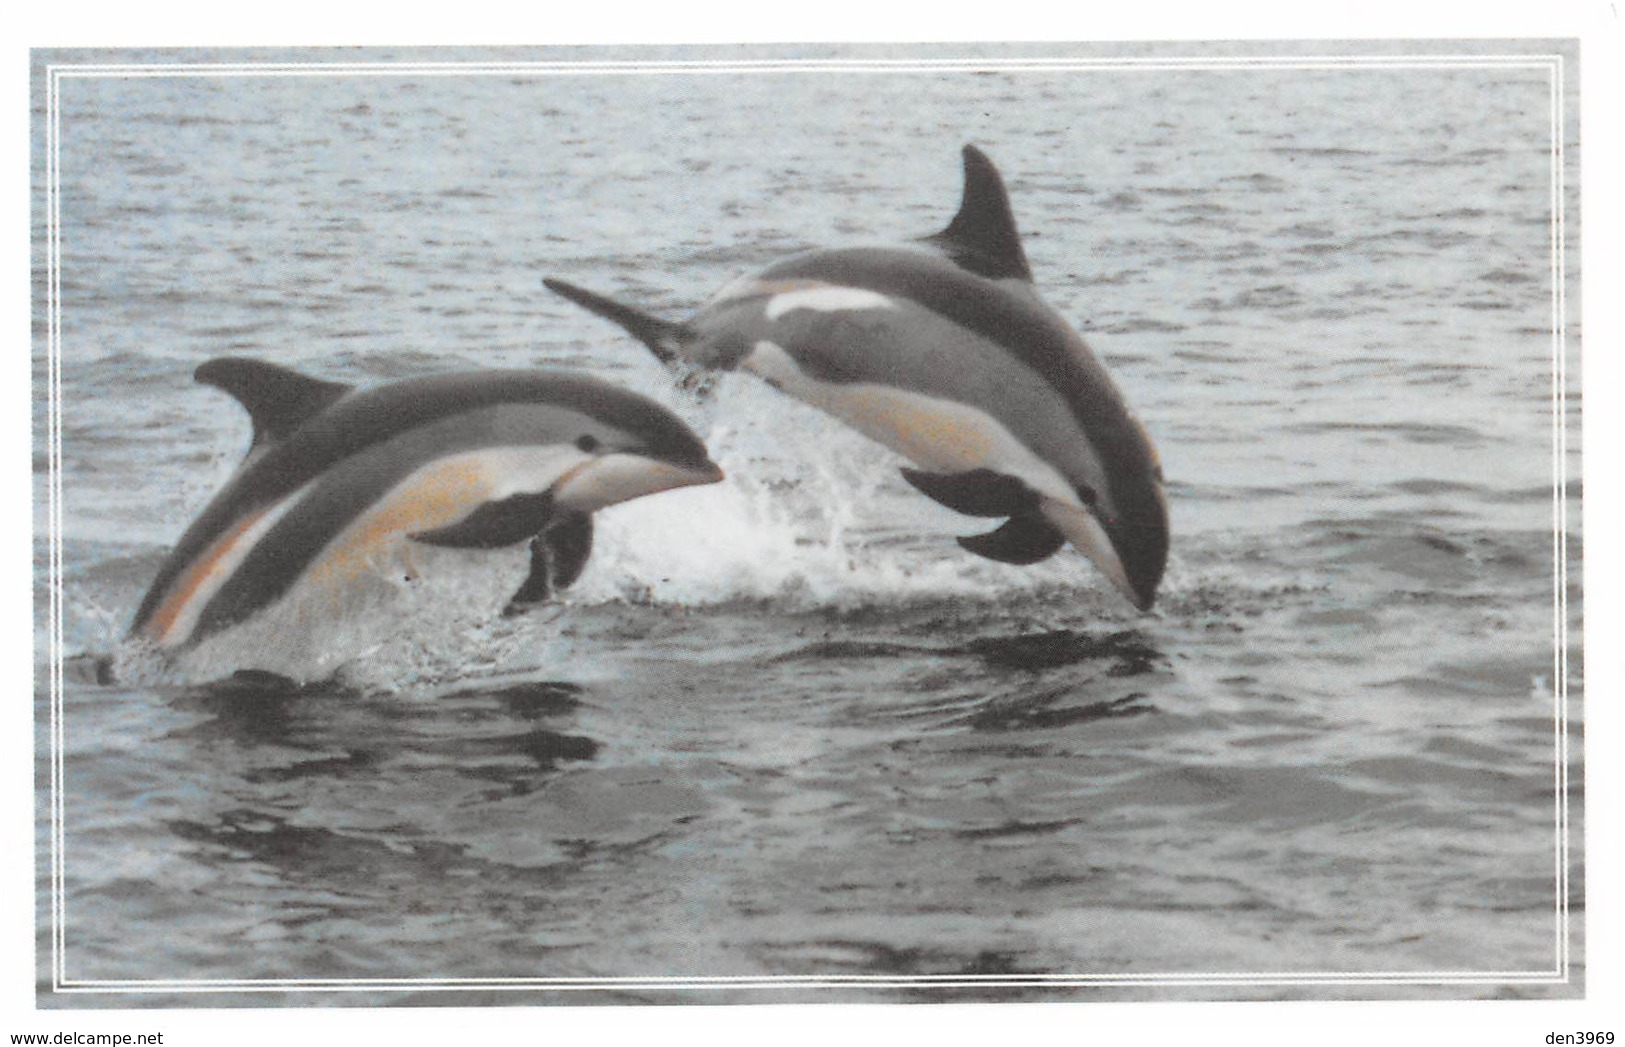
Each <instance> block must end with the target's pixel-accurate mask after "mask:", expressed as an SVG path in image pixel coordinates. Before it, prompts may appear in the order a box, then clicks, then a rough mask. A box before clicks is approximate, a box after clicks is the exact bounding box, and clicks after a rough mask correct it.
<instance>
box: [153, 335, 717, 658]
mask: <svg viewBox="0 0 1625 1047" xmlns="http://www.w3.org/2000/svg"><path fill="white" fill-rule="evenodd" d="M194 377H195V378H196V380H197V381H199V382H201V383H203V384H206V385H210V386H214V387H215V388H217V389H220V390H222V391H224V392H226V393H229V394H230V395H231V396H233V397H235V398H236V399H237V400H238V402H240V403H241V404H242V405H243V407H245V408H246V409H247V410H248V414H249V417H250V419H251V420H252V422H253V426H254V436H253V442H252V443H251V444H250V446H249V450H248V454H247V456H246V457H245V458H244V460H243V462H242V464H241V465H240V466H239V467H238V469H237V471H236V472H235V473H234V474H233V475H232V476H231V478H230V480H228V481H227V483H226V485H225V487H224V488H223V489H222V490H221V491H220V492H219V494H217V495H216V496H215V498H214V499H213V501H211V502H210V503H209V504H208V506H207V507H206V508H205V509H204V510H203V513H202V515H201V516H199V517H198V518H197V520H196V521H195V522H194V523H193V524H192V525H191V527H189V528H187V530H186V533H185V534H184V535H183V536H182V537H181V540H180V543H179V544H178V545H177V546H176V547H175V549H174V551H173V552H172V553H170V555H169V558H168V560H166V561H165V563H164V565H163V567H162V568H161V569H160V570H159V572H158V576H157V578H156V579H155V580H154V581H153V583H152V587H151V588H150V589H149V590H148V591H147V594H146V597H145V599H143V600H142V601H141V606H140V608H139V609H138V610H137V611H136V614H135V619H134V622H133V623H132V625H131V627H130V633H131V635H132V636H134V637H141V638H144V639H146V640H147V641H150V642H152V643H154V644H156V645H157V646H159V647H160V648H182V647H186V646H189V645H191V644H194V643H196V642H197V641H199V640H201V639H203V638H204V637H207V636H209V635H211V634H214V633H217V632H219V631H221V630H223V629H226V628H228V627H230V626H233V625H236V624H238V623H240V622H242V621H244V620H246V619H248V618H250V617H251V616H253V615H256V614H258V613H259V612H261V611H263V610H265V609H267V608H269V607H271V606H272V605H273V604H275V603H277V602H278V601H279V600H281V599H282V598H283V597H285V596H287V595H288V594H289V593H290V592H291V591H293V590H294V589H295V588H296V587H302V586H310V585H323V586H342V585H343V584H344V583H345V582H347V581H349V580H351V579H353V578H355V577H357V576H358V575H360V574H362V573H363V572H365V571H367V570H368V569H369V568H370V567H371V566H372V565H373V564H374V563H375V562H376V561H377V559H378V556H379V554H380V553H382V552H384V551H386V550H387V549H388V548H389V547H390V546H391V543H395V542H400V541H401V540H402V539H403V536H404V538H406V539H410V540H412V541H415V542H420V543H424V544H427V545H433V546H444V547H452V548H461V549H495V548H500V547H505V546H512V545H517V544H519V543H521V542H524V541H526V540H529V541H530V543H531V545H530V552H531V562H530V572H529V575H528V576H527V577H526V578H525V581H524V583H523V584H522V585H521V586H520V587H519V589H518V590H517V591H516V592H515V593H514V595H513V598H512V600H511V601H510V602H509V604H508V606H507V608H506V610H505V613H514V612H517V611H519V610H522V609H523V608H524V607H525V606H526V605H528V604H532V603H535V602H538V601H540V600H542V599H545V598H546V597H547V596H549V595H550V594H551V593H552V592H553V591H555V590H557V589H562V588H564V587H565V586H568V585H570V584H571V583H572V582H574V581H575V580H576V578H577V577H578V576H579V575H580V573H581V571H582V569H583V568H584V567H585V566H586V562H587V557H588V555H589V554H590V552H591V550H592V513H593V512H594V511H596V510H598V509H602V508H604V507H605V506H609V505H614V504H616V503H618V502H624V501H627V500H629V499H632V498H638V497H641V496H643V495H648V494H654V493H656V492H659V491H665V490H670V489H672V488H677V487H685V486H689V485H694V484H709V483H715V482H717V481H718V480H720V479H722V470H721V469H719V468H718V467H717V465H716V464H715V463H714V462H712V461H711V459H710V457H709V456H708V455H707V453H706V449H705V445H704V444H703V443H701V441H700V439H699V437H697V436H696V435H694V433H693V431H692V430H690V429H689V428H688V426H686V425H684V424H683V422H682V421H681V420H679V419H678V418H677V416H676V415H674V414H672V413H671V412H670V411H668V410H666V409H665V408H664V407H661V406H660V405H658V404H656V403H655V402H654V401H652V400H649V399H647V398H645V397H642V396H639V395H637V394H635V393H631V392H628V391H626V390H624V389H620V388H618V387H616V386H614V385H611V384H609V383H607V382H603V381H600V380H598V379H596V378H592V377H588V376H586V375H582V374H575V373H572V372H568V371H553V370H507V371H503V370H491V371H477V372H469V373H460V374H442V375H435V376H430V377H424V378H413V379H408V380H405V381H398V382H392V383H389V384H386V385H381V386H377V387H373V388H368V389H360V390H357V389H354V388H352V387H351V386H349V385H346V384H343V383H339V382H328V381H322V380H320V379H316V378H311V377H308V376H306V375H303V374H300V373H298V372H296V371H291V370H288V369H287V368H284V367H278V366H276V365H274V364H269V363H264V362H262V361H258V360H250V359H241V358H234V357H223V358H220V359H215V360H210V361H208V362H207V363H205V364H203V365H202V366H200V367H198V369H197V371H196V373H195V374H194Z"/></svg>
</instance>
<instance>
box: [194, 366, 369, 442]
mask: <svg viewBox="0 0 1625 1047" xmlns="http://www.w3.org/2000/svg"><path fill="white" fill-rule="evenodd" d="M192 377H193V379H195V380H196V381H199V382H202V383H203V384H204V385H212V386H214V387H215V388H216V389H219V390H220V391H221V392H224V393H230V394H231V395H232V396H233V397H235V398H236V400H237V402H238V403H240V404H242V405H243V407H244V408H245V409H246V410H247V411H248V417H249V418H251V419H253V421H254V442H253V444H251V445H250V447H249V453H251V454H252V453H253V452H254V451H256V450H259V449H260V448H261V447H262V446H264V445H266V444H270V443H275V442H276V441H278V440H285V439H287V437H288V434H289V433H291V432H293V431H294V430H295V429H297V428H299V427H300V426H301V425H304V424H305V423H306V422H307V421H309V420H310V419H311V418H312V417H313V416H315V415H317V414H319V413H320V412H321V411H322V410H323V409H325V408H326V407H327V406H328V405H329V404H331V403H332V402H333V401H334V400H337V399H338V398H339V397H341V396H343V395H344V394H345V393H347V392H349V391H350V388H351V387H350V386H348V385H346V384H345V383H343V382H324V381H322V380H321V379H319V378H310V377H307V376H305V375H302V374H300V373H299V372H298V371H290V370H289V369H288V368H286V367H278V366H277V365H276V364H268V363H265V362H263V361H261V360H247V359H243V358H242V357H237V356H222V357H220V358H218V359H215V360H210V361H208V362H207V363H204V364H202V365H200V366H199V367H198V369H197V370H196V371H194V372H192Z"/></svg>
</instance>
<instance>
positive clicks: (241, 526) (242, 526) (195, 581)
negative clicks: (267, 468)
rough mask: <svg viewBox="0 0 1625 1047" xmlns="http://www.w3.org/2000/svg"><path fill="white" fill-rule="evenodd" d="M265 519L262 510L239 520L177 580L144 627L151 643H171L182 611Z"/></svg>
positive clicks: (143, 630)
mask: <svg viewBox="0 0 1625 1047" xmlns="http://www.w3.org/2000/svg"><path fill="white" fill-rule="evenodd" d="M264 515H265V510H264V509H261V510H260V511H259V512H256V513H250V514H249V515H248V516H245V517H243V518H242V519H241V520H238V521H237V523H236V524H235V525H234V526H233V527H232V528H231V530H229V531H227V532H226V533H225V534H223V535H221V536H220V537H219V538H217V539H215V543H214V544H213V545H211V546H209V548H208V550H207V551H205V552H204V554H203V555H202V556H200V557H198V558H197V559H196V560H193V561H192V566H190V567H188V568H187V569H186V570H185V571H184V572H183V573H182V574H181V576H180V577H179V578H177V579H175V582H174V584H173V585H171V586H170V588H169V595H168V596H166V597H164V602H163V603H161V604H159V605H158V609H157V610H156V611H154V612H153V613H152V617H150V618H148V619H147V622H146V624H145V625H144V626H143V627H142V632H144V633H145V634H146V635H147V638H148V639H150V640H152V641H153V642H154V643H160V644H162V643H168V642H169V632H170V630H171V629H173V628H174V627H175V620H176V619H177V618H179V617H180V614H181V611H183V610H184V609H185V608H186V605H187V604H188V603H190V602H191V601H192V599H193V598H194V597H195V596H196V595H197V592H198V590H199V589H200V588H201V587H202V586H203V583H204V582H205V581H207V580H208V579H209V578H210V577H211V576H212V575H213V574H214V571H215V568H216V567H217V566H218V565H219V563H220V561H221V559H222V558H224V557H225V556H226V554H228V553H230V552H231V550H232V547H233V546H234V545H236V544H237V542H238V541H239V540H240V539H241V538H242V537H243V535H244V534H246V533H247V532H248V531H249V530H250V529H252V528H253V526H254V525H255V524H256V523H258V522H259V520H260V517H262V516H264Z"/></svg>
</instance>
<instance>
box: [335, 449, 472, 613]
mask: <svg viewBox="0 0 1625 1047" xmlns="http://www.w3.org/2000/svg"><path fill="white" fill-rule="evenodd" d="M490 492H491V484H490V479H489V477H488V476H487V475H486V472H485V470H484V469H483V468H481V467H480V465H479V464H478V463H476V462H471V461H466V460H464V461H457V460H452V461H446V462H442V463H440V464H438V465H436V466H434V467H433V468H431V469H428V470H426V471H423V472H420V473H418V474H416V475H414V476H413V477H412V478H411V479H409V480H408V481H407V482H406V483H404V484H402V485H401V486H400V487H397V488H396V489H395V490H394V491H392V492H390V494H389V495H388V497H386V498H385V499H384V500H383V501H382V502H380V503H378V504H377V505H375V506H373V507H372V508H371V509H369V510H368V511H367V512H366V513H364V514H363V515H362V516H361V518H360V519H358V520H356V521H355V522H353V523H352V524H350V526H349V527H347V528H345V530H344V532H343V533H342V534H341V535H340V536H339V538H338V540H337V541H336V542H334V543H333V545H331V546H330V547H329V548H328V549H327V551H326V552H324V553H323V554H322V555H321V557H319V558H318V559H317V561H316V562H315V563H314V564H312V565H311V567H310V569H309V570H308V571H307V572H306V577H307V578H308V579H309V580H310V581H311V582H313V583H315V584H318V585H322V584H336V583H343V582H346V581H348V580H349V579H351V578H354V577H355V576H356V575H358V574H361V573H363V572H364V571H366V570H367V569H368V568H370V567H371V565H372V564H373V563H374V562H375V561H376V559H377V557H378V554H379V553H381V552H382V551H383V550H384V548H385V546H386V545H387V544H388V543H390V542H391V541H394V540H395V539H397V538H399V537H400V536H401V535H406V534H412V533H415V532H418V531H428V530H432V529H434V528H436V527H444V526H446V525H447V524H450V523H455V522H457V521H458V520H461V519H462V518H463V517H465V516H467V515H468V514H469V513H470V512H471V511H473V509H474V508H475V507H476V506H477V505H479V504H480V503H481V502H484V501H485V500H487V498H488V497H489V495H490Z"/></svg>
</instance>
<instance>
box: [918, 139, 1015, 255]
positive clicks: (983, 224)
mask: <svg viewBox="0 0 1625 1047" xmlns="http://www.w3.org/2000/svg"><path fill="white" fill-rule="evenodd" d="M964 156H965V195H964V196H963V197H962V198H961V199H960V201H959V213H958V214H956V215H954V220H953V221H951V222H949V223H948V228H946V229H944V230H943V231H942V232H940V233H937V234H936V235H935V236H928V237H926V238H925V239H926V241H927V242H929V243H933V244H936V245H937V246H939V247H941V248H942V249H943V250H945V251H946V252H947V253H948V256H949V257H950V258H952V259H953V261H954V263H955V264H956V265H958V266H959V267H960V268H962V269H968V270H970V271H971V272H973V273H975V274H977V275H978V276H985V277H988V278H989V279H992V280H1005V279H1011V278H1014V279H1018V280H1031V279H1032V278H1033V272H1032V270H1031V269H1029V268H1028V267H1027V254H1026V252H1024V251H1023V250H1022V249H1021V234H1020V233H1018V232H1017V231H1016V216H1015V213H1014V212H1012V211H1011V210H1010V195H1009V194H1008V193H1007V192H1005V189H1004V179H1003V178H1001V177H999V169H998V168H997V167H994V166H993V161H992V160H989V159H988V158H987V154H986V153H984V152H982V151H981V150H980V149H978V148H976V147H975V146H974V145H967V146H965V151H964Z"/></svg>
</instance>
